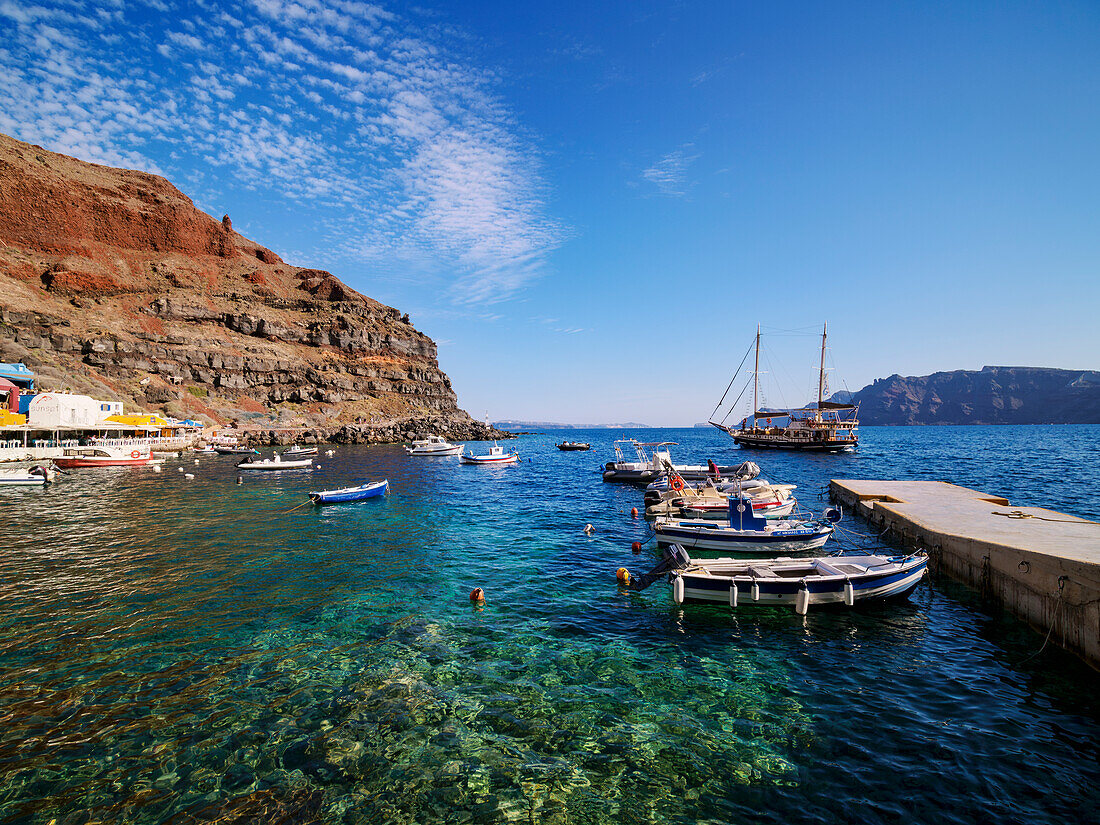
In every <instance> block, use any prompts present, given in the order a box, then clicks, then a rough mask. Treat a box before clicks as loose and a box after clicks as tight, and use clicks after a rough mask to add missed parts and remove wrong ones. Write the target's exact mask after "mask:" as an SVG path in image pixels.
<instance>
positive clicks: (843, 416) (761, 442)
mask: <svg viewBox="0 0 1100 825" xmlns="http://www.w3.org/2000/svg"><path fill="white" fill-rule="evenodd" d="M827 332H828V326H827V325H826V326H825V327H823V328H822V331H821V367H820V370H819V372H818V379H817V406H816V407H809V406H807V407H803V408H802V409H798V410H761V409H760V407H759V389H760V327H759V326H757V328H756V368H755V369H754V371H753V390H752V410H753V412H752V415H750V416H747V417H745V418H743V419H741V426H740V428H735V427H728V426H726V424H724V423H723V422H720V421H713V420H712V421H711V422H710V423H711V424H712V425H713V426H715V427H717V428H718V429H720V430H722V431H723V432H725V433H728V434H729V435H730V436H731V437H732V438H733V441H734V443H735V444H737V445H739V446H741V447H756V448H769V447H771V448H778V449H783V450H803V451H808V452H818V453H838V452H844V451H847V450H854V449H855V448H856V447H857V446H859V432H858V428H859V420H858V418H857V416H858V415H859V405H858V404H837V403H835V402H832V401H826V400H825V340H826V333H827ZM736 379H737V376H736V375H734V380H736ZM730 386H733V381H730ZM726 392H729V388H728V387H727V388H726ZM725 399H726V397H725V395H723V396H722V400H721V401H719V402H718V406H717V407H715V408H714V413H717V412H718V410H719V409H721V407H722V405H723V404H724V403H725ZM731 412H732V410H731ZM714 413H711V415H712V417H713V415H714ZM726 415H727V417H728V416H729V413H726ZM723 421H724V419H723Z"/></svg>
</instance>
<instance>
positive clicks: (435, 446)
mask: <svg viewBox="0 0 1100 825" xmlns="http://www.w3.org/2000/svg"><path fill="white" fill-rule="evenodd" d="M465 446H466V445H464V444H451V443H450V442H448V441H447V439H445V438H443V437H441V436H438V435H430V436H428V437H427V438H425V439H423V440H421V441H414V442H413V443H412V445H411V446H410V445H407V444H406V445H405V454H406V455H462V451H463V449H465Z"/></svg>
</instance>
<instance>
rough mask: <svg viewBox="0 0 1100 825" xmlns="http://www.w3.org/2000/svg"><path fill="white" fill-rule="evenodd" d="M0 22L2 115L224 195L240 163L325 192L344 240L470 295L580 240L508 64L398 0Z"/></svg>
mask: <svg viewBox="0 0 1100 825" xmlns="http://www.w3.org/2000/svg"><path fill="white" fill-rule="evenodd" d="M0 28H4V29H8V30H10V31H14V34H15V36H12V37H9V38H6V42H5V43H4V44H3V45H0V94H2V95H3V97H4V98H5V99H6V101H7V104H6V105H5V106H4V107H3V108H2V109H0V131H3V132H6V133H8V134H12V135H14V136H15V137H18V138H20V139H21V140H26V141H30V142H33V143H41V144H43V145H46V146H48V147H49V148H51V149H55V150H56V151H59V152H64V153H66V154H72V155H75V156H77V157H80V158H83V159H85V160H89V161H93V162H97V163H106V164H111V165H119V166H128V167H133V168H140V169H145V170H149V171H153V172H157V173H160V174H167V175H168V176H170V177H172V178H175V179H177V180H183V181H186V182H187V185H188V187H190V188H194V187H198V188H199V189H200V192H199V194H201V195H204V196H206V197H207V198H209V199H211V200H215V199H217V188H216V184H213V183H211V181H216V180H219V179H224V178H225V177H226V175H227V174H228V175H230V176H232V178H233V179H234V180H237V181H240V182H241V183H242V184H244V185H246V186H250V187H253V188H255V190H256V191H257V193H258V194H259V195H260V196H261V197H270V198H272V199H289V200H290V201H293V202H297V203H298V204H300V205H302V206H305V205H308V207H309V209H310V210H311V213H312V214H316V215H318V218H317V223H318V227H319V228H320V229H321V230H323V232H324V234H325V241H326V245H327V246H328V247H329V248H331V249H335V252H334V253H333V254H336V255H345V256H348V257H351V256H354V257H356V258H358V259H360V260H366V261H368V262H369V261H372V260H373V261H383V260H385V261H390V262H393V261H398V262H400V261H407V262H409V263H410V264H412V265H414V267H415V268H416V269H417V270H419V271H421V272H425V273H428V274H431V273H433V272H434V273H443V272H445V273H448V277H449V278H450V294H451V297H452V298H453V299H454V300H456V301H458V302H460V303H486V302H492V301H495V300H500V299H502V298H505V297H507V296H508V295H510V294H512V293H514V292H515V291H516V290H517V289H519V288H520V287H521V286H523V284H525V283H526V282H528V281H530V280H531V279H533V278H535V277H537V276H538V275H539V274H540V273H541V272H542V270H543V268H544V266H545V261H546V258H547V256H548V255H549V253H550V252H551V251H552V250H553V249H554V248H555V247H556V246H557V245H558V244H559V243H560V241H561V239H562V237H563V229H562V227H560V226H559V225H557V224H556V223H555V222H554V221H552V220H551V219H549V218H548V217H547V216H546V211H545V208H544V203H543V189H544V187H543V183H542V179H541V176H540V171H539V170H540V165H539V157H538V153H537V150H536V149H535V147H533V146H532V145H531V144H530V142H529V141H528V140H526V139H525V138H524V137H523V130H522V129H521V128H520V126H519V124H517V123H516V122H515V121H514V119H513V118H512V116H511V114H510V113H509V112H508V111H507V109H506V107H505V106H504V105H503V104H502V103H501V101H500V99H499V96H498V95H496V94H495V92H494V86H495V82H496V81H495V79H494V77H493V76H492V74H491V73H489V72H486V71H482V70H480V69H478V68H477V67H476V66H474V65H472V62H471V61H463V60H462V59H460V58H458V57H456V56H455V55H454V54H452V53H451V50H449V40H448V38H447V36H446V34H445V33H439V32H442V31H444V30H442V29H438V30H437V29H433V28H431V27H426V26H423V25H420V24H418V23H417V22H416V21H415V20H413V19H411V18H409V17H403V16H401V15H399V14H396V13H394V12H393V11H390V10H388V9H386V8H384V7H382V6H379V5H372V4H368V3H360V2H350V1H347V0H328V2H321V0H244V1H243V2H239V3H231V4H227V3H222V2H215V1H214V0H190V2H187V3H181V4H178V5H175V4H167V3H164V2H162V0H144V2H142V1H141V0H96V2H89V3H86V4H81V3H79V2H66V1H65V0H61V2H42V3H39V4H35V5H29V4H26V3H22V2H16V1H15V0H0ZM204 188H205V190H204ZM203 190H204V191H203Z"/></svg>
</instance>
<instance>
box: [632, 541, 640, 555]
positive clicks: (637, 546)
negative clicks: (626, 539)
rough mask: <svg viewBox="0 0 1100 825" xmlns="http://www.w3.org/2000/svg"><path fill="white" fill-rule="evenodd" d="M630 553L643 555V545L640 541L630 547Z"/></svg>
mask: <svg viewBox="0 0 1100 825" xmlns="http://www.w3.org/2000/svg"><path fill="white" fill-rule="evenodd" d="M630 552H632V553H634V554H635V555H637V554H638V553H641V552H642V543H641V542H640V541H636V542H634V543H633V544H632V545H630Z"/></svg>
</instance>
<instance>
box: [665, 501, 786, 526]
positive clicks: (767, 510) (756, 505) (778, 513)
mask: <svg viewBox="0 0 1100 825" xmlns="http://www.w3.org/2000/svg"><path fill="white" fill-rule="evenodd" d="M749 500H750V501H751V502H752V511H753V512H754V513H755V514H756V515H758V516H763V517H764V518H766V519H778V518H786V517H787V516H789V515H790V514H791V513H793V512H794V508H795V507H797V506H798V499H795V498H788V499H785V500H780V499H778V498H771V499H766V500H761V499H758V498H749ZM648 512H649V511H648V510H647V511H646V513H647V514H648ZM680 514H681V515H682V516H683V517H684V518H689V519H710V520H711V521H713V520H715V519H718V520H719V521H725V520H726V519H728V518H729V499H728V498H726V497H725V496H723V497H722V498H720V499H714V498H700V499H698V500H693V501H691V502H688V501H685V502H684V503H683V504H682V505H681V506H680Z"/></svg>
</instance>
